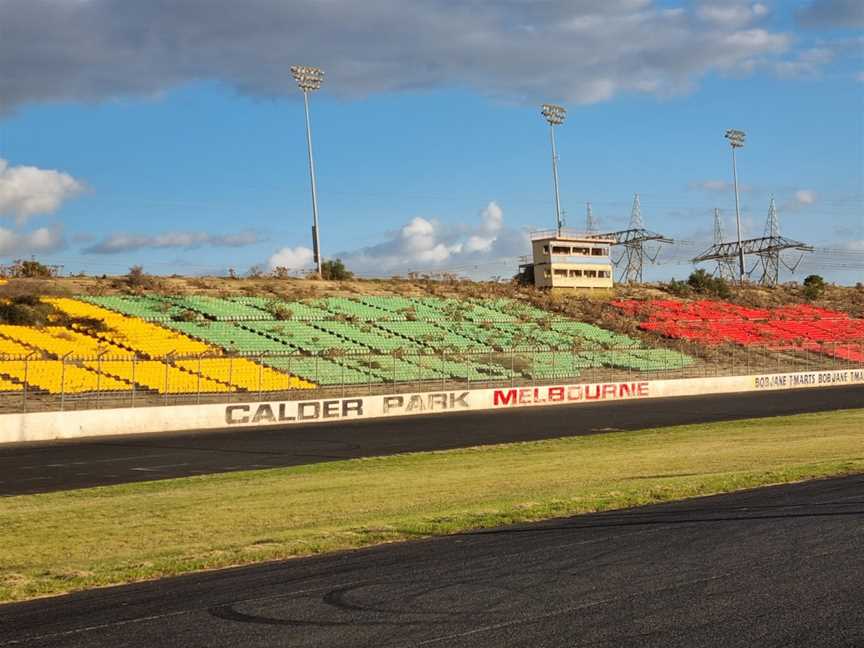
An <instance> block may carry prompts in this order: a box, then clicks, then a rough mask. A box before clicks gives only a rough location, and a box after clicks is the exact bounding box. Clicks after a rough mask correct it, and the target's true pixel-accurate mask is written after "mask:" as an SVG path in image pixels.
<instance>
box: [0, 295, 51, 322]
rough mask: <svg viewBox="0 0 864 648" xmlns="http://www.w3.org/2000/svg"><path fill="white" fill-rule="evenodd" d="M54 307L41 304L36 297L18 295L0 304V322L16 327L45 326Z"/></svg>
mask: <svg viewBox="0 0 864 648" xmlns="http://www.w3.org/2000/svg"><path fill="white" fill-rule="evenodd" d="M53 314H54V307H53V306H51V305H50V304H44V303H42V302H41V301H40V300H39V298H38V297H37V296H36V295H18V296H16V297H12V298H10V299H9V300H8V301H6V302H2V303H0V322H3V323H4V324H16V325H18V326H46V325H47V324H49V323H50V317H51V315H53Z"/></svg>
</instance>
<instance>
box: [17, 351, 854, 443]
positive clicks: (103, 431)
mask: <svg viewBox="0 0 864 648" xmlns="http://www.w3.org/2000/svg"><path fill="white" fill-rule="evenodd" d="M855 384H858V385H861V384H864V368H862V369H848V370H837V371H814V372H799V373H780V374H760V375H752V376H731V377H718V378H687V379H680V380H641V381H639V380H637V381H632V382H621V383H592V384H575V385H543V386H538V387H513V388H510V387H502V388H494V389H472V390H463V391H459V390H457V391H446V392H425V393H417V394H392V395H378V396H358V397H356V398H333V399H322V400H309V401H283V402H280V401H275V402H260V403H229V404H219V405H180V406H169V407H141V408H123V409H107V410H82V411H73V412H36V413H28V414H3V415H0V443H15V442H25V441H28V442H29V441H49V440H53V439H75V438H83V437H97V436H106V435H115V434H143V433H152V432H172V431H181V430H213V429H220V428H231V427H237V428H245V427H260V426H264V425H296V424H299V423H308V422H319V421H337V420H354V419H373V418H382V417H393V416H411V415H417V414H429V413H447V412H460V411H461V412H464V411H476V410H489V409H508V408H515V407H541V406H548V405H562V404H574V405H577V404H579V403H591V402H598V401H612V400H632V399H646V398H664V397H670V396H696V395H704V394H725V393H734V392H748V391H776V390H795V389H806V388H812V387H826V386H832V385H855ZM862 404H864V403H862Z"/></svg>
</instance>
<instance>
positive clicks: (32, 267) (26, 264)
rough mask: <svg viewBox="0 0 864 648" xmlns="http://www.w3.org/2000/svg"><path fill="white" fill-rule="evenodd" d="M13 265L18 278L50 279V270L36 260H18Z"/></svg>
mask: <svg viewBox="0 0 864 648" xmlns="http://www.w3.org/2000/svg"><path fill="white" fill-rule="evenodd" d="M15 265H16V272H17V274H18V276H19V277H24V278H26V279H36V278H42V277H50V276H51V275H52V274H53V273H52V272H51V268H49V267H48V266H46V265H44V264H42V263H39V262H38V261H36V259H31V260H29V261H22V260H18V261H16V262H15Z"/></svg>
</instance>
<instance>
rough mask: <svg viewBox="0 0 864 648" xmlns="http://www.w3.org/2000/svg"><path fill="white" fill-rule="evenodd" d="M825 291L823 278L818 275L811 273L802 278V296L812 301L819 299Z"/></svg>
mask: <svg viewBox="0 0 864 648" xmlns="http://www.w3.org/2000/svg"><path fill="white" fill-rule="evenodd" d="M824 293H825V280H824V279H823V278H822V277H820V276H819V275H816V274H812V275H808V276H807V277H805V278H804V297H806V298H807V299H809V300H810V301H813V300H814V299H819V298H820V297H821V296H822V295H823V294H824Z"/></svg>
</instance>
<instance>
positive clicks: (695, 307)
mask: <svg viewBox="0 0 864 648" xmlns="http://www.w3.org/2000/svg"><path fill="white" fill-rule="evenodd" d="M613 305H614V306H616V307H617V308H619V309H620V310H622V311H623V312H625V313H627V314H628V315H630V316H633V317H636V318H639V319H640V323H639V327H640V328H641V329H643V330H645V331H651V332H653V333H657V334H659V335H662V336H664V337H668V338H676V339H681V340H689V341H693V342H697V343H699V344H703V345H708V346H716V345H719V344H724V343H726V344H735V345H738V346H743V347H761V348H764V349H770V350H773V351H793V352H795V351H798V352H807V353H820V354H824V355H828V356H833V357H836V358H840V359H843V360H849V361H852V362H864V320H862V319H855V318H852V317H850V316H849V315H847V314H846V313H841V312H839V311H832V310H827V309H824V308H818V307H815V306H810V305H807V304H792V305H787V306H781V307H777V308H748V307H746V306H738V305H737V304H731V303H728V302H722V301H710V300H702V301H692V302H684V301H678V300H668V299H667V300H659V299H655V300H649V301H637V300H623V301H616V302H613Z"/></svg>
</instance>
